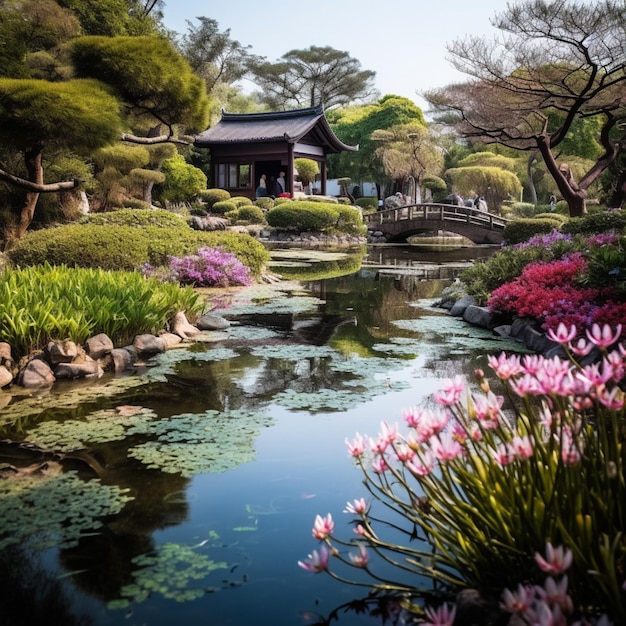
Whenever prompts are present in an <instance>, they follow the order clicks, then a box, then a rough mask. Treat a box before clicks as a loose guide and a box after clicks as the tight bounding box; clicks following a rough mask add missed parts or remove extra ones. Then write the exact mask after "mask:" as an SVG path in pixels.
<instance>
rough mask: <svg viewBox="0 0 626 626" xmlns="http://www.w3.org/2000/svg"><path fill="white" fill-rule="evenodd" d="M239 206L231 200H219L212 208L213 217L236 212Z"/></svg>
mask: <svg viewBox="0 0 626 626" xmlns="http://www.w3.org/2000/svg"><path fill="white" fill-rule="evenodd" d="M236 210H237V205H236V204H235V203H234V202H232V201H231V200H218V201H217V202H214V203H213V205H212V206H211V213H212V214H213V215H225V214H226V213H230V212H231V211H236Z"/></svg>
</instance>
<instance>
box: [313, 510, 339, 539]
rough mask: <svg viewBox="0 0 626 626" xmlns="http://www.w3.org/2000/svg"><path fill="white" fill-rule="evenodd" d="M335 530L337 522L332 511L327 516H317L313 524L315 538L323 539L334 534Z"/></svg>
mask: <svg viewBox="0 0 626 626" xmlns="http://www.w3.org/2000/svg"><path fill="white" fill-rule="evenodd" d="M333 530H335V522H333V518H332V515H331V514H330V513H329V514H328V515H327V516H326V517H322V516H321V515H316V516H315V523H314V524H313V538H314V539H319V540H320V541H323V540H324V539H326V538H327V537H330V535H332V534H333Z"/></svg>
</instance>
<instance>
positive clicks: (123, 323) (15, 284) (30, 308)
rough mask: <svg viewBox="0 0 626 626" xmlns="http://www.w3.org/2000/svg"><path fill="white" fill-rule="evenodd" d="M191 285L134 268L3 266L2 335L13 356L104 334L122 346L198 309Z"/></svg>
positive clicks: (0, 294)
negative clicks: (170, 281)
mask: <svg viewBox="0 0 626 626" xmlns="http://www.w3.org/2000/svg"><path fill="white" fill-rule="evenodd" d="M202 307H203V303H202V300H201V298H200V296H199V295H198V294H197V293H196V292H194V291H193V290H192V289H189V288H187V289H185V288H181V287H179V286H178V285H174V284H163V283H161V282H160V281H158V280H156V279H147V278H145V277H143V276H142V275H141V274H140V273H138V272H119V271H117V272H112V271H105V270H101V269H84V268H69V267H67V266H65V265H60V266H51V265H49V264H48V263H45V264H43V265H38V266H33V267H26V268H23V269H7V270H6V271H5V272H4V273H3V274H2V275H1V276H0V337H1V338H2V341H6V342H7V343H9V345H11V348H12V350H13V353H14V355H15V357H16V358H19V357H21V356H23V355H26V354H29V353H30V352H31V351H33V350H37V349H41V348H43V347H44V346H46V345H47V343H48V342H49V341H50V340H55V339H69V340H71V341H74V342H75V343H77V344H82V343H84V341H85V340H86V339H87V338H88V337H90V336H92V335H95V334H97V333H106V334H107V335H108V336H109V337H110V338H111V340H112V341H113V342H114V343H115V344H116V345H125V344H126V343H129V342H131V341H132V339H133V337H134V336H135V335H137V334H141V333H156V332H157V331H158V330H161V329H162V328H164V327H165V325H166V323H167V321H168V320H169V319H170V318H171V317H172V316H173V315H174V314H175V313H177V312H179V311H188V312H189V314H190V315H192V314H197V313H198V312H201V310H202Z"/></svg>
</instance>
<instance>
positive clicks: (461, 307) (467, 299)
mask: <svg viewBox="0 0 626 626" xmlns="http://www.w3.org/2000/svg"><path fill="white" fill-rule="evenodd" d="M475 304H476V299H475V298H474V297H473V296H463V297H462V298H459V299H458V300H457V301H456V302H455V303H454V304H453V305H452V308H451V309H450V315H454V317H463V314H464V313H465V310H466V309H467V307H468V306H470V305H475Z"/></svg>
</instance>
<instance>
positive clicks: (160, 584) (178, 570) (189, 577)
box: [107, 535, 229, 609]
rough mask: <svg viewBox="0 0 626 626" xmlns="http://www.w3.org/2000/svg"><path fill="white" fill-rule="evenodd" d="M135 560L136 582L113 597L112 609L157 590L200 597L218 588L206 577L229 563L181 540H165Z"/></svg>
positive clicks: (177, 597)
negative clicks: (199, 550)
mask: <svg viewBox="0 0 626 626" xmlns="http://www.w3.org/2000/svg"><path fill="white" fill-rule="evenodd" d="M216 537H217V536H216V535H213V538H214V539H215V538H216ZM133 563H134V564H135V565H136V566H138V569H137V570H135V571H134V572H133V577H134V582H133V583H131V584H129V585H125V586H124V587H122V589H121V590H120V595H121V596H122V597H121V598H119V599H117V600H112V601H110V602H109V603H108V604H107V606H108V608H109V609H125V608H128V607H129V606H130V605H131V603H135V604H139V603H141V602H144V601H145V600H147V599H148V598H149V597H150V596H152V595H156V594H158V595H161V596H162V597H163V598H165V599H166V600H174V601H176V602H189V601H192V600H197V599H198V598H201V597H202V596H203V595H205V594H206V593H207V592H208V591H213V590H214V588H213V587H209V585H208V581H207V580H206V579H207V578H208V577H209V576H210V574H212V573H213V572H215V571H218V570H224V569H228V567H229V566H228V564H227V563H225V562H223V561H214V560H213V559H210V558H209V557H208V556H206V555H205V554H201V553H198V552H197V551H196V550H195V549H194V548H193V547H190V546H185V545H181V544H178V543H165V544H163V545H161V546H159V547H158V548H157V549H156V550H155V551H154V552H152V553H149V554H142V555H139V556H137V557H135V558H134V559H133Z"/></svg>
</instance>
